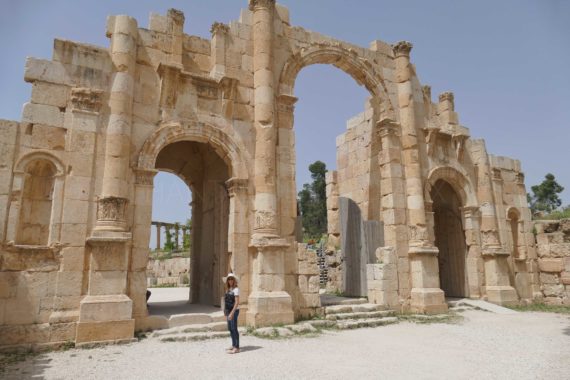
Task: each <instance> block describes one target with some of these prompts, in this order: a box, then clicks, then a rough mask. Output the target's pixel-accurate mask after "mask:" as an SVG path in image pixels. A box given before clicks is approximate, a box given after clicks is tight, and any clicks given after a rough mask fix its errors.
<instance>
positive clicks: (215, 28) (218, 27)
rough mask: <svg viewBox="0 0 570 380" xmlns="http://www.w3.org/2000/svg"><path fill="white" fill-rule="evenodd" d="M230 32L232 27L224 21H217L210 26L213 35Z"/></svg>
mask: <svg viewBox="0 0 570 380" xmlns="http://www.w3.org/2000/svg"><path fill="white" fill-rule="evenodd" d="M229 32H230V27H229V26H228V24H224V23H223V22H217V21H216V22H214V23H213V24H212V26H211V27H210V33H212V36H213V35H215V34H218V33H223V34H227V33H229Z"/></svg>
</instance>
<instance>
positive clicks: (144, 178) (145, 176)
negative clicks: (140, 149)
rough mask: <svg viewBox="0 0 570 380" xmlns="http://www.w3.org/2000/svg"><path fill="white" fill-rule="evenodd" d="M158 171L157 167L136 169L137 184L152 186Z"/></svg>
mask: <svg viewBox="0 0 570 380" xmlns="http://www.w3.org/2000/svg"><path fill="white" fill-rule="evenodd" d="M157 173H158V170H155V169H150V170H149V169H138V168H137V169H135V184H136V185H146V186H152V185H153V181H154V176H155V175H156V174H157Z"/></svg>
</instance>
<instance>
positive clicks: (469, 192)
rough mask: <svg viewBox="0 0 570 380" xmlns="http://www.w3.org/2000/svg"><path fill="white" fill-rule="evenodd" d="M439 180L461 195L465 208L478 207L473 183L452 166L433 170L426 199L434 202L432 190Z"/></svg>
mask: <svg viewBox="0 0 570 380" xmlns="http://www.w3.org/2000/svg"><path fill="white" fill-rule="evenodd" d="M438 180H443V181H446V182H447V183H449V184H450V185H451V187H452V188H453V190H455V192H456V193H457V194H458V195H459V197H460V199H461V202H462V204H463V207H477V197H476V195H475V190H474V187H473V185H472V184H471V181H470V180H469V178H467V176H466V175H465V174H464V173H462V172H461V171H459V170H458V169H456V168H453V167H451V166H440V167H437V168H435V169H432V170H431V171H430V172H429V174H428V177H427V181H426V184H425V186H424V198H425V200H426V201H428V202H432V199H431V189H432V187H433V186H434V185H435V183H436V182H437V181H438Z"/></svg>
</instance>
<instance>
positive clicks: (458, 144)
mask: <svg viewBox="0 0 570 380" xmlns="http://www.w3.org/2000/svg"><path fill="white" fill-rule="evenodd" d="M468 137H469V136H465V135H453V136H452V137H451V140H452V143H453V145H454V147H455V156H456V157H457V161H461V160H463V153H464V152H465V141H467V138H468Z"/></svg>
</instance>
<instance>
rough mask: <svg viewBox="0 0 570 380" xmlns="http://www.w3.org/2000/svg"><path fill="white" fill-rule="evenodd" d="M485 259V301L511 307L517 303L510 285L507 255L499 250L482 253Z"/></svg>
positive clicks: (514, 292)
mask: <svg viewBox="0 0 570 380" xmlns="http://www.w3.org/2000/svg"><path fill="white" fill-rule="evenodd" d="M483 257H484V259H485V279H486V284H487V286H486V288H485V289H486V292H487V301H489V302H492V303H495V304H497V305H513V304H517V303H518V296H517V292H516V290H515V289H514V288H513V287H512V286H511V285H510V280H509V264H508V262H507V258H508V257H509V253H508V252H506V251H503V250H501V249H496V250H493V251H490V250H489V248H487V249H486V252H484V253H483Z"/></svg>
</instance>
